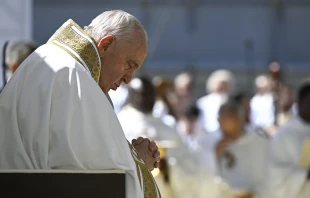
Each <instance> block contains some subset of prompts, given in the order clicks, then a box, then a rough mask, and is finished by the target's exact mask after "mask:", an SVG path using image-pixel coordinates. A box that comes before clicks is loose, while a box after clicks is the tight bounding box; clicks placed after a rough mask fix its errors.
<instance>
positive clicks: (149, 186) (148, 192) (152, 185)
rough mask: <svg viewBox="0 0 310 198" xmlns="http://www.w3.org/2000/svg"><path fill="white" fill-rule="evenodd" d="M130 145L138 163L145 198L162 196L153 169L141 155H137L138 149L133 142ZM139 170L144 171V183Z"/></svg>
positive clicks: (159, 197) (138, 172)
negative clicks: (150, 168)
mask: <svg viewBox="0 0 310 198" xmlns="http://www.w3.org/2000/svg"><path fill="white" fill-rule="evenodd" d="M129 147H130V150H131V155H132V157H133V159H134V161H135V163H136V167H137V174H138V177H139V181H140V185H141V186H142V185H143V188H144V198H161V195H160V192H159V189H158V186H157V184H156V182H155V180H154V178H153V175H152V173H151V171H150V170H149V169H148V167H147V166H146V164H145V163H144V162H143V160H142V159H141V158H140V156H139V155H137V151H136V150H135V148H134V147H133V146H132V145H131V144H129ZM139 170H141V173H142V183H141V178H140V171H139ZM157 194H158V196H157Z"/></svg>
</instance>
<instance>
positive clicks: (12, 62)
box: [0, 41, 38, 93]
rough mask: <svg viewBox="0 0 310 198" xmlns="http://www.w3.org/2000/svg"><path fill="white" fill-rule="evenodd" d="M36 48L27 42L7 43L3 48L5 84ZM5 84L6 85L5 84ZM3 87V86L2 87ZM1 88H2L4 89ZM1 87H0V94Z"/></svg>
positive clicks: (32, 43)
mask: <svg viewBox="0 0 310 198" xmlns="http://www.w3.org/2000/svg"><path fill="white" fill-rule="evenodd" d="M37 47H38V46H37V45H36V44H35V43H34V42H29V41H15V42H12V43H11V42H9V43H8V46H7V47H5V48H4V49H3V50H5V53H4V56H5V57H3V59H4V60H3V62H4V68H3V69H5V70H6V71H5V72H6V75H5V76H3V77H4V78H5V80H6V81H5V82H7V81H9V80H10V78H11V76H12V75H13V73H14V72H15V71H16V70H17V68H18V66H19V65H20V64H21V63H22V62H23V61H24V60H25V59H26V58H27V57H28V56H29V55H30V54H31V53H32V52H34V51H35V50H36V48H37ZM5 84H6V83H5ZM4 86H5V85H4ZM4 86H3V87H4ZM3 87H0V93H1V90H2V89H3Z"/></svg>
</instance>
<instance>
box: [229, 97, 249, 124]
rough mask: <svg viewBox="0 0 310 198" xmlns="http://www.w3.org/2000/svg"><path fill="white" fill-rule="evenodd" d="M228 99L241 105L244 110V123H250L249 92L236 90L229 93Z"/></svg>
mask: <svg viewBox="0 0 310 198" xmlns="http://www.w3.org/2000/svg"><path fill="white" fill-rule="evenodd" d="M228 100H229V101H232V102H234V103H236V104H238V105H241V107H242V108H243V110H244V123H245V124H248V123H250V113H251V107H250V101H251V96H250V94H248V93H246V92H238V93H234V94H231V95H230V96H229V99H228Z"/></svg>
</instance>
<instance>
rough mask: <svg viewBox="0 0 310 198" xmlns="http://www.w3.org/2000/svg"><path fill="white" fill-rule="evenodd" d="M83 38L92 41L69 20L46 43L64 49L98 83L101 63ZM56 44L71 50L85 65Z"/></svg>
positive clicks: (93, 49) (96, 53)
mask: <svg viewBox="0 0 310 198" xmlns="http://www.w3.org/2000/svg"><path fill="white" fill-rule="evenodd" d="M73 27H75V28H76V29H77V30H78V31H79V33H80V34H83V36H82V35H80V34H79V33H78V32H77V31H76V30H75V29H74V28H73ZM85 37H88V38H89V39H91V40H92V38H91V37H90V36H88V35H87V34H86V33H85V32H84V31H83V30H82V29H81V28H80V27H79V26H78V25H77V24H76V23H75V22H74V21H73V20H71V19H70V20H68V21H67V23H66V25H65V24H64V25H63V26H62V27H60V28H59V29H58V30H57V31H56V33H55V34H54V35H53V36H52V37H51V38H50V40H49V41H48V42H49V43H52V44H54V45H56V46H58V47H60V48H62V49H64V50H65V51H66V52H68V53H69V54H70V55H71V56H72V57H73V58H74V59H76V60H77V61H78V62H79V63H81V64H82V65H83V66H84V67H87V68H88V69H89V71H90V73H91V75H92V77H93V79H94V80H95V81H96V82H97V83H98V81H99V76H100V68H101V62H100V59H99V58H98V57H99V55H98V52H97V49H95V47H94V46H93V45H92V43H91V42H90V41H89V40H88V39H86V38H85ZM57 42H59V43H61V44H62V45H65V46H66V47H68V48H70V49H71V50H73V51H74V52H75V53H76V54H78V56H79V57H80V58H81V59H82V60H83V61H84V63H85V64H86V65H85V64H84V63H83V62H82V61H80V60H79V58H78V57H76V55H74V54H73V53H71V52H70V50H68V49H66V48H65V47H63V46H62V45H59V44H58V43H57ZM94 43H95V42H94Z"/></svg>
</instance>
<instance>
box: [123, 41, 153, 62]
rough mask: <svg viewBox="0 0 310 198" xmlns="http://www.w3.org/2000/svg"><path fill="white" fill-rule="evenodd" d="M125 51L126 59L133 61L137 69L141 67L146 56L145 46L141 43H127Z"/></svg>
mask: <svg viewBox="0 0 310 198" xmlns="http://www.w3.org/2000/svg"><path fill="white" fill-rule="evenodd" d="M127 50H128V56H127V59H128V60H132V61H134V62H135V63H136V64H137V65H138V67H141V65H142V63H143V62H144V59H145V58H146V56H147V51H148V48H147V44H145V43H143V42H135V43H128V45H127Z"/></svg>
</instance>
